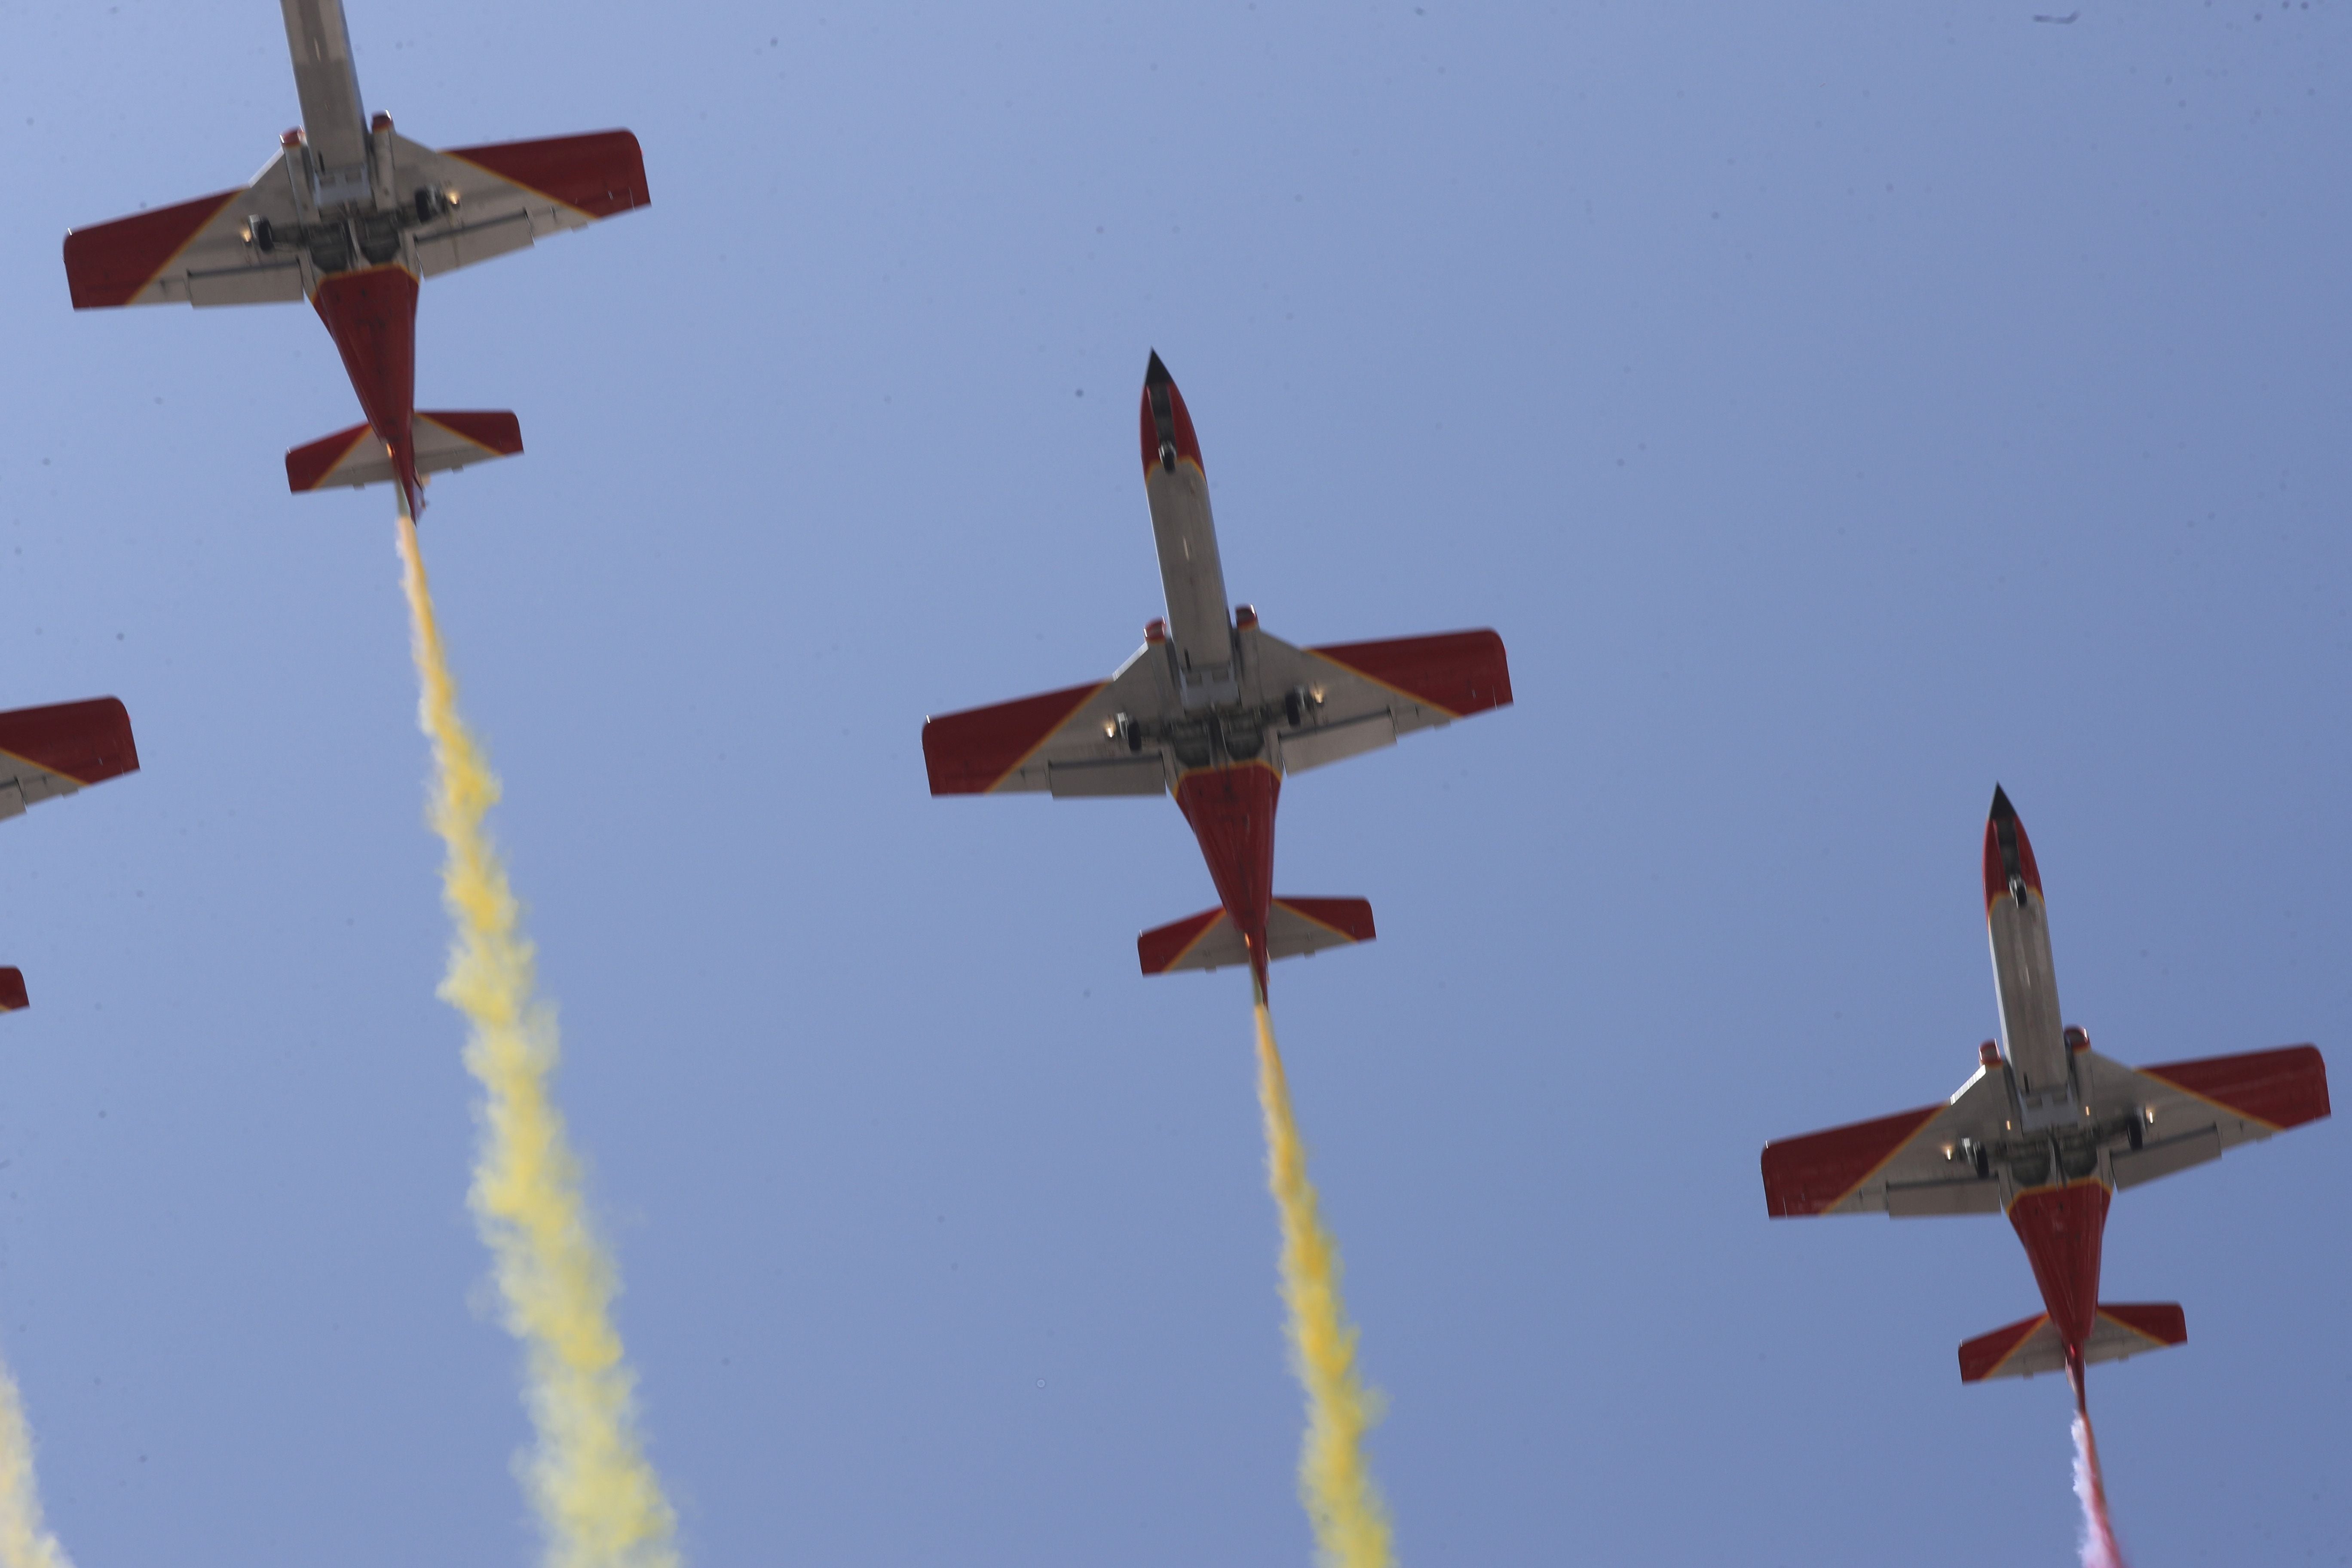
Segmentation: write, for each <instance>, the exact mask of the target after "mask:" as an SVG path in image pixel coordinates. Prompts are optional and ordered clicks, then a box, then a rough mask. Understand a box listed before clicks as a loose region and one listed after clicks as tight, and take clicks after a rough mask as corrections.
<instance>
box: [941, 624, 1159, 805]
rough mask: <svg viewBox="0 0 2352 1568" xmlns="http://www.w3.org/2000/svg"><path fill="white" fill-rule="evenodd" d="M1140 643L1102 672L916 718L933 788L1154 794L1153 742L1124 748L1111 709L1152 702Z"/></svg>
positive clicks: (1136, 707)
mask: <svg viewBox="0 0 2352 1568" xmlns="http://www.w3.org/2000/svg"><path fill="white" fill-rule="evenodd" d="M1149 651H1150V648H1148V647H1147V648H1146V649H1145V650H1143V651H1139V652H1138V653H1137V655H1136V656H1135V658H1130V659H1129V660H1128V661H1127V663H1126V664H1125V665H1124V666H1122V667H1121V668H1120V669H1119V672H1118V674H1117V675H1115V676H1113V677H1111V679H1108V680H1101V681H1097V682H1096V683H1095V684H1093V685H1091V686H1072V687H1068V688H1066V689H1063V690H1060V691H1048V692H1045V693H1043V694H1041V695H1039V696H1036V697H1024V698H1021V699H1019V700H1015V701H1012V702H999V703H995V704H993V705H992V706H990V707H987V708H968V709H965V710H963V711H961V712H958V713H942V714H940V716H939V717H937V718H935V719H926V720H925V721H923V763H924V766H925V767H926V768H927V769H928V770H929V773H930V781H931V793H932V794H933V795H998V794H1003V793H1006V792H1011V791H1018V790H1047V791H1050V792H1051V793H1053V794H1054V795H1065V796H1084V795H1160V794H1163V793H1165V791H1166V790H1167V787H1168V774H1167V767H1166V764H1165V763H1163V762H1162V761H1161V758H1160V749H1159V748H1158V747H1157V746H1151V747H1139V748H1131V747H1130V745H1129V742H1128V741H1127V740H1126V739H1123V738H1122V737H1121V735H1120V732H1119V725H1118V716H1119V715H1120V714H1121V713H1123V712H1126V713H1132V712H1135V711H1137V710H1139V709H1141V708H1143V707H1145V706H1146V705H1147V704H1152V705H1156V700H1157V699H1156V694H1155V692H1154V690H1153V688H1152V686H1151V683H1150V678H1149V673H1148V667H1147V666H1146V665H1145V663H1144V654H1145V652H1149Z"/></svg>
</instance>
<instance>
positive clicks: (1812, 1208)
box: [1763, 1068, 2008, 1219]
mask: <svg viewBox="0 0 2352 1568" xmlns="http://www.w3.org/2000/svg"><path fill="white" fill-rule="evenodd" d="M2007 1108H2008V1095H2007V1090H2006V1089H2004V1088H2003V1087H2002V1084H2001V1080H2000V1079H1998V1078H1997V1077H1995V1076H1994V1075H1993V1074H1992V1073H1991V1072H1990V1071H1988V1070H1986V1069H1984V1068H1979V1069H1978V1071H1977V1074H1976V1076H1975V1077H1973V1078H1971V1079H1969V1081H1968V1082H1967V1083H1965V1084H1963V1085H1961V1086H1960V1089H1959V1092H1958V1093H1957V1094H1955V1095H1953V1096H1952V1098H1951V1099H1950V1100H1947V1101H1946V1102H1944V1103H1943V1104H1941V1105H1927V1106H1922V1107H1920V1108H1919V1109H1918V1110H1906V1111H1903V1112H1900V1113H1899V1114H1897V1115H1894V1116H1882V1117H1879V1118H1878V1119H1876V1120H1875V1121H1857V1122H1854V1123H1853V1124H1852V1125H1850V1126H1845V1127H1833V1128H1832V1129H1830V1130H1829V1131H1826V1132H1813V1133H1809V1134H1807V1135H1806V1136H1804V1137H1802V1138H1785V1139H1781V1140H1780V1141H1778V1142H1772V1143H1768V1144H1766V1145H1765V1146H1764V1156H1763V1168H1764V1205H1765V1209H1766V1212H1768V1213H1769V1214H1770V1215H1772V1217H1773V1218H1775V1219H1789V1218H1794V1217H1797V1216H1799V1215H1816V1214H1862V1213H1867V1212H1870V1211H1874V1210H1875V1211H1879V1212H1883V1213H1885V1214H1889V1215H1895V1217H1897V1218H1908V1217H1912V1216H1916V1215H1954V1214H1995V1213H1998V1212H1999V1211H2000V1181H1999V1179H1998V1178H1996V1177H1994V1176H1992V1175H1991V1174H1990V1173H1989V1172H1979V1169H1978V1167H1977V1165H1976V1163H1975V1162H1974V1161H1973V1160H1972V1158H1971V1146H1972V1145H1976V1144H1982V1143H1987V1142H1990V1141H1991V1140H1992V1139H1993V1138H1995V1137H1997V1136H1999V1134H2000V1129H2001V1124H2002V1121H2003V1119H2004V1117H2005V1115H2006V1113H2007Z"/></svg>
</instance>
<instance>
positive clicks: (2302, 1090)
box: [1763, 786, 2328, 1409]
mask: <svg viewBox="0 0 2352 1568" xmlns="http://www.w3.org/2000/svg"><path fill="white" fill-rule="evenodd" d="M1984 892H1985V922H1986V925H1987V927H1988V930H1989V931H1990V939H1991V943H1992V969H1993V983H1994V988H1995V990H1996V992H1997V993H1998V994H1999V997H2000V1032H2001V1039H2000V1042H1998V1043H1997V1042H1995V1041H1992V1040H1987V1041H1986V1042H1985V1043H1984V1044H1983V1045H1982V1046H1981V1047H1979V1050H1978V1065H1977V1070H1976V1072H1975V1073H1974V1074H1973V1075H1972V1076H1971V1077H1970V1078H1969V1080H1968V1082H1966V1083H1964V1084H1962V1085H1961V1086H1960V1087H1959V1089H1958V1092H1956V1093H1954V1094H1953V1096H1952V1097H1951V1099H1949V1100H1945V1101H1943V1102H1941V1103H1939V1104H1936V1105H1929V1106H1924V1107H1922V1108H1920V1109H1919V1110H1906V1111H1904V1112H1902V1113H1901V1114H1900V1115H1896V1116H1887V1117H1882V1118H1880V1119H1878V1120H1877V1121H1862V1122H1856V1123H1854V1124H1853V1125H1852V1126H1848V1127H1839V1128H1834V1129H1832V1130H1831V1131H1826V1132H1815V1133H1812V1134H1811V1135H1809V1136H1807V1137H1803V1138H1790V1139H1784V1140H1782V1141H1780V1142H1775V1143H1768V1144H1766V1145H1765V1147H1764V1162H1763V1163H1764V1200H1765V1208H1766V1211H1767V1212H1768V1213H1769V1214H1770V1215H1771V1216H1772V1217H1773V1218H1775V1219H1785V1218H1793V1217H1796V1216H1798V1215H1819V1214H1862V1213H1872V1212H1880V1213H1885V1214H1886V1215H1891V1216H1893V1217H1895V1218H1897V1219H1904V1218H1909V1217H1912V1216H1915V1215H1963V1214H2006V1215H2008V1216H2009V1223H2010V1224H2011V1226H2013V1227H2014V1228H2015V1229H2016V1231H2017V1238H2018V1240H2020V1241H2021V1242H2022V1243H2024V1245H2025V1256H2026V1260H2027V1261H2028V1262H2029V1263H2031V1264H2032V1268H2033V1279H2034V1282H2035V1283H2036V1284H2037V1285H2039V1286H2040V1287H2041V1289H2042V1311H2041V1312H2040V1313H2038V1314H2036V1315H2035V1316H2033V1317H2030V1318H2024V1319H2021V1320H2019V1321H2017V1322H2014V1323H2011V1324H2009V1325H2007V1326H2006V1327H2003V1328H1999V1329H1995V1330H1994V1331H1992V1332H1990V1333H1989V1334H1982V1335H1979V1336H1978V1337H1977V1338H1975V1339H1972V1340H1970V1341H1969V1342H1967V1343H1965V1344H1963V1345H1961V1346H1960V1349H1959V1362H1960V1381H1961V1382H1963V1383H1981V1382H1984V1381H1985V1380H1987V1379H1989V1378H1995V1377H2032V1376H2034V1375H2036V1374H2038V1373H2045V1372H2055V1371H2059V1370H2061V1369H2063V1371H2064V1372H2065V1373H2066V1374H2067V1379H2068V1381H2069V1382H2070V1383H2071V1384H2073V1385H2074V1397H2075V1402H2076V1406H2077V1408H2078V1409H2079V1408H2081V1407H2082V1401H2083V1369H2084V1366H2086V1365H2088V1364H2091V1363H2098V1362H2106V1361H2120V1360H2123V1359H2124V1358H2126V1357H2127V1356H2134V1355H2138V1354H2140V1353H2141V1352H2145V1351H2154V1350H2162V1349H2164V1348H2165V1347H2167V1346H2168V1345H2177V1344H2180V1343H2182V1342H2185V1341H2187V1339H2188V1338H2189V1329H2188V1323H2187V1320H2186V1318H2185V1317H2184V1316H2183V1314H2182V1312H2181V1310H2180V1308H2179V1306H2178V1305H2177V1304H2175V1303H2172V1302H2161V1303H2132V1302H2109V1301H2102V1300H2099V1263H2100V1256H2101V1243H2102V1240H2103V1238H2104V1236H2105V1228H2106V1221H2107V1208H2108V1205H2109V1204H2110V1202H2111V1201H2112V1200H2113V1198H2114V1196H2115V1194H2116V1192H2118V1191H2120V1190H2124V1189H2128V1188H2131V1187H2136V1186H2138V1185H2139V1184H2141V1183H2143V1182H2152V1181H2154V1180H2156V1179H2157V1178H2158V1176H2168V1175H2171V1174H2172V1173H2174V1172H2176V1171H2185V1170H2187V1169H2189V1167H2190V1166H2192V1165H2199V1164H2202V1163H2205V1162H2206V1161H2209V1160H2215V1159H2219V1158H2220V1157H2221V1154H2222V1152H2224V1151H2226V1150H2230V1149H2234V1148H2236V1147H2237V1146H2238V1145H2240V1144H2242V1143H2249V1142H2259V1141H2260V1140H2262V1139H2265V1138H2268V1137H2270V1136H2271V1135H2272V1134H2273V1133H2277V1132H2284V1131H2286V1130H2287V1129H2289V1128H2291V1127H2301V1126H2303V1125H2304V1124H2305V1123H2306V1122H2310V1121H2318V1120H2320V1119H2321V1118H2322V1117H2325V1116H2326V1115H2327V1113H2328V1102H2327V1066H2326V1062H2324V1061H2323V1060H2321V1058H2320V1055H2319V1051H2318V1049H2317V1048H2316V1047H2312V1046H2308V1045H2303V1046H2288V1047H2283V1048H2281V1049H2278V1050H2268V1051H2252V1052H2248V1053H2246V1054H2244V1055H2241V1056H2228V1057H2205V1058H2200V1059H2198V1060H2194V1061H2183V1062H2169V1063H2167V1064H2165V1065H2164V1066H2161V1067H2147V1068H2128V1067H2126V1066H2124V1064H2123V1063H2121V1062H2118V1061H2115V1060H2113V1059H2111V1058H2107V1057H2104V1056H2101V1055H2100V1054H2099V1053H2098V1052H2096V1051H2095V1050H2093V1049H2092V1048H2091V1037H2090V1036H2089V1035H2088V1034H2087V1033H2085V1032H2084V1030H2082V1029H2080V1028H2078V1027H2075V1026H2072V1025H2063V1024H2062V1023H2061V1022H2060V1019H2061V1017H2062V1016H2063V1015H2061V1013H2060V1012H2059V1009H2058V982H2057V975H2056V972H2055V970H2054V969H2053V966H2052V963H2051V957H2050V926H2049V921H2048V913H2047V910H2046V907H2045V906H2044V904H2043V902H2042V873H2041V870H2040V868H2038V867H2037V866H2036V865H2035V863H2034V858H2033V845H2032V841H2031V840H2030V839H2028V838H2027V837H2026V836H2025V825H2024V824H2023V823H2022V822H2021V821H2019V820H2018V816H2017V813H2016V811H2015V809H2014V808H2012V807H2011V805H2010V802H2009V796H2008V795H2006V794H2005V793H2003V792H2002V791H2001V790H2000V788H1999V787H1998V786H1996V787H1995V788H1994V790H1993V795H1992V814H1991V816H1990V818H1989V819H1988V820H1987V822H1986V824H1985V838H1984Z"/></svg>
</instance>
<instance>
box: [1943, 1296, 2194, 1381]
mask: <svg viewBox="0 0 2352 1568" xmlns="http://www.w3.org/2000/svg"><path fill="white" fill-rule="evenodd" d="M2188 1339H2189V1321H2188V1320H2187V1319H2186V1318H2184V1317H2183V1316H2182V1315H2181V1311H2180V1308H2179V1306H2178V1305H2177V1304H2175V1303H2173V1302H2170V1301H2102V1302H2100V1303H2099V1316H2098V1320H2097V1321H2096V1322H2095V1323H2094V1324H2093V1325H2092V1328H2091V1337H2090V1339H2089V1340H2088V1341H2086V1342H2084V1346H2083V1360H2084V1362H2085V1363H2090V1362H2102V1361H2122V1360H2124V1359H2125V1358H2126V1357H2128V1356H2136V1355H2138V1354H2139V1353H2140V1352H2143V1351H2160V1350H2162V1349H2164V1348H2165V1347H2166V1346H2167V1345H2177V1344H2185V1343H2187V1342H2188ZM2065 1370H2066V1346H2065V1343H2064V1342H2063V1341H2062V1340H2061V1339H2060V1338H2059V1337H2058V1330H2057V1327H2056V1325H2054V1324H2053V1323H2052V1322H2051V1321H2050V1314H2049V1313H2047V1312H2042V1313H2038V1314H2036V1315H2035V1316H2033V1317H2031V1318H2026V1319H2022V1320H2021V1321H2017V1322H2014V1323H2011V1324H2010V1325H2009V1326H2008V1327H2007V1328H2005V1329H1995V1330H1994V1331H1992V1332H1990V1333H1989V1334H1979V1336H1978V1337H1977V1338H1975V1339H1972V1340H1970V1341H1969V1342H1968V1343H1966V1344H1964V1345H1962V1346H1961V1347H1960V1381H1961V1382H1962V1383H1982V1382H1984V1381H1985V1379H1987V1378H1989V1377H2032V1376H2034V1375H2036V1374H2037V1373H2045V1372H2063V1371H2065Z"/></svg>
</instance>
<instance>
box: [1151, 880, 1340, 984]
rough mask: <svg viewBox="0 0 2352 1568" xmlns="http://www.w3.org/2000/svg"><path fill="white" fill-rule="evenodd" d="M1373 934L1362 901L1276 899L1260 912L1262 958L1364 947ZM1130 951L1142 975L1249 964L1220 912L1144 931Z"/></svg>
mask: <svg viewBox="0 0 2352 1568" xmlns="http://www.w3.org/2000/svg"><path fill="white" fill-rule="evenodd" d="M1373 935H1374V932H1373V930H1372V906H1371V905H1370V903H1368V902H1367V901H1365V900H1362V899H1286V898H1276V900H1274V905H1273V907H1272V908H1271V909H1269V910H1267V911H1266V921H1265V951H1266V956H1267V957H1268V958H1293V957H1296V956H1297V955H1298V954H1300V953H1302V952H1307V953H1312V952H1322V951H1323V950H1324V949H1325V948H1327V947H1344V946H1346V945H1348V944H1349V943H1350V942H1370V941H1371V940H1372V937H1373ZM1135 951H1136V956H1137V957H1138V958H1139V959H1141V960H1142V961H1143V973H1146V974H1169V973H1174V972H1175V971H1177V970H1179V969H1223V968H1224V967H1225V966H1226V965H1227V964H1246V963H1249V949H1248V947H1247V945H1246V944H1244V942H1243V941H1242V933H1241V931H1239V930H1238V929H1237V928H1236V927H1235V926H1234V922H1233V920H1232V918H1231V917H1230V916H1228V915H1227V914H1226V913H1225V911H1224V910H1223V909H1214V910H1202V911H1201V912H1200V913H1199V914H1197V915H1187V916H1185V917H1184V918H1183V919H1182V920H1181V921H1173V922H1171V923H1170V924H1168V925H1164V926H1160V927H1158V928H1156V929H1154V930H1151V931H1145V932H1144V933H1143V934H1142V935H1141V936H1139V937H1137V938H1136V939H1135Z"/></svg>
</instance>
